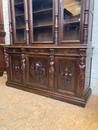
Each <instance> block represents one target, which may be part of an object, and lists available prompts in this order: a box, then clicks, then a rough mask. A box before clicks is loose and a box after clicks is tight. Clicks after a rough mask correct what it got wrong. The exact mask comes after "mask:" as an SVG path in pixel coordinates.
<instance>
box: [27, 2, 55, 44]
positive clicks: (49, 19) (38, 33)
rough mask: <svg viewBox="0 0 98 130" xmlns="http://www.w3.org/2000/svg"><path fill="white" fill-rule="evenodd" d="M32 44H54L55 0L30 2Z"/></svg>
mask: <svg viewBox="0 0 98 130" xmlns="http://www.w3.org/2000/svg"><path fill="white" fill-rule="evenodd" d="M29 17H30V43H35V44H39V43H44V44H45V43H53V38H54V31H53V30H54V0H29Z"/></svg>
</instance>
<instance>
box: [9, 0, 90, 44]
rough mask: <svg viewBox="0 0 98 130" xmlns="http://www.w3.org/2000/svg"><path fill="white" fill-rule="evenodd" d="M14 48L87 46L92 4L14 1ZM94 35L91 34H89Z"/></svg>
mask: <svg viewBox="0 0 98 130" xmlns="http://www.w3.org/2000/svg"><path fill="white" fill-rule="evenodd" d="M10 3H11V7H10V9H11V20H10V21H11V22H10V23H11V24H12V30H13V31H12V39H13V42H14V44H16V43H17V45H19V44H22V45H23V44H25V45H30V44H32V45H42V44H44V45H64V44H65V45H68V44H77V45H79V44H81V45H82V44H87V42H88V41H89V40H88V39H90V37H91V36H90V37H89V36H88V35H89V34H90V33H88V30H91V29H89V28H92V25H91V24H90V21H91V20H90V17H91V16H90V14H91V13H90V12H91V11H90V8H91V7H90V0H10ZM89 32H91V31H89Z"/></svg>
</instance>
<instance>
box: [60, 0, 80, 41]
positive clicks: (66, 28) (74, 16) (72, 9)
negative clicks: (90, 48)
mask: <svg viewBox="0 0 98 130" xmlns="http://www.w3.org/2000/svg"><path fill="white" fill-rule="evenodd" d="M61 1H62V2H61V6H62V7H63V9H62V8H61V9H62V10H61V18H62V19H63V21H62V20H61V21H62V23H61V27H62V29H61V31H62V32H61V41H64V42H79V41H80V21H81V20H80V14H81V0H61Z"/></svg>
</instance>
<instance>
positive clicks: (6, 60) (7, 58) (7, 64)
mask: <svg viewBox="0 0 98 130" xmlns="http://www.w3.org/2000/svg"><path fill="white" fill-rule="evenodd" d="M4 55H5V62H6V69H8V68H9V55H8V53H7V51H6V49H4Z"/></svg>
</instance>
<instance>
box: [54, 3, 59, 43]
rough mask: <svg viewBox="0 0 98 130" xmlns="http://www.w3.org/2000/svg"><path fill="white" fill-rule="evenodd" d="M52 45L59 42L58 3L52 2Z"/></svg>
mask: <svg viewBox="0 0 98 130" xmlns="http://www.w3.org/2000/svg"><path fill="white" fill-rule="evenodd" d="M54 1H55V4H54V10H55V11H54V43H55V44H56V45H57V44H58V42H59V2H58V0H54Z"/></svg>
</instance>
